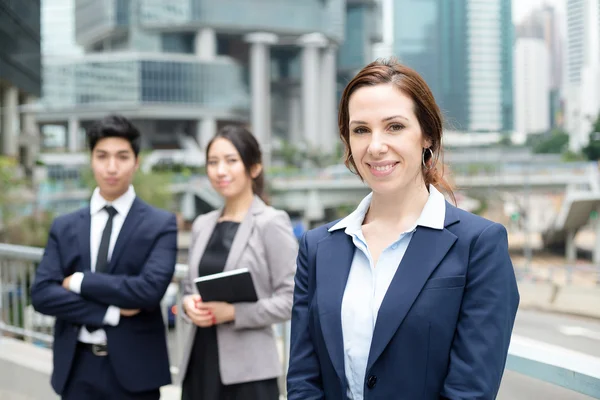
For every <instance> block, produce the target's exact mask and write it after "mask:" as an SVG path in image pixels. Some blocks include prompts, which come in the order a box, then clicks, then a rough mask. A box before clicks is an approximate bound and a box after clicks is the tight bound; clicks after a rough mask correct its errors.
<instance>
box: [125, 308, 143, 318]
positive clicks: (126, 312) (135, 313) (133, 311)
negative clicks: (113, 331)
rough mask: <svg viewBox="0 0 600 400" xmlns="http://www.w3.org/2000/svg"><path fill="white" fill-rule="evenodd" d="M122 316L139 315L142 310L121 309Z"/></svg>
mask: <svg viewBox="0 0 600 400" xmlns="http://www.w3.org/2000/svg"><path fill="white" fill-rule="evenodd" d="M120 312H121V316H122V317H133V316H134V315H138V314H139V313H140V310H139V309H138V310H123V309H121V310H120Z"/></svg>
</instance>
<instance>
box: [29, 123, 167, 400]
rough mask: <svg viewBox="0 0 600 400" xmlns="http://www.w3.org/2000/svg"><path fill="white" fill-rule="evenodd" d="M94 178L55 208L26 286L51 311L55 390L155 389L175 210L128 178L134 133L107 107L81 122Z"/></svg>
mask: <svg viewBox="0 0 600 400" xmlns="http://www.w3.org/2000/svg"><path fill="white" fill-rule="evenodd" d="M88 140H89V146H90V149H91V167H92V170H93V173H94V178H95V180H96V184H97V188H96V189H95V190H94V193H93V195H92V198H91V201H90V206H89V207H86V208H84V209H81V210H78V211H75V212H73V213H71V214H67V215H64V216H60V217H58V218H56V220H55V221H54V223H53V224H52V228H51V229H50V235H49V238H48V243H47V245H46V250H45V252H44V256H43V258H42V261H41V263H40V265H39V267H38V269H37V273H36V277H35V282H34V283H33V287H32V289H31V299H32V303H33V306H34V308H35V309H36V310H37V311H39V312H41V313H43V314H46V315H52V316H55V317H56V325H55V330H54V345H53V348H54V371H53V374H52V387H53V388H54V390H55V391H56V392H57V393H58V394H60V395H61V396H62V398H63V399H66V400H70V399H76V400H86V399H136V400H137V399H140V400H141V399H144V400H145V399H159V398H160V387H161V386H163V385H168V384H169V383H171V375H170V371H169V359H168V354H167V344H166V337H165V328H164V325H163V319H162V313H161V310H160V301H161V299H162V297H163V295H164V293H165V291H166V289H167V287H168V285H169V283H170V282H171V279H172V277H173V272H174V268H175V262H176V251H177V225H176V219H175V215H173V214H172V213H169V212H166V211H164V210H160V209H157V208H154V207H151V206H149V205H148V204H146V203H144V202H143V201H142V200H140V199H139V198H137V197H136V195H135V191H134V188H133V186H132V185H131V183H132V180H133V177H134V174H135V172H136V170H137V169H138V166H139V159H138V153H139V150H140V133H139V131H138V130H137V129H136V128H135V127H134V126H133V125H132V124H131V123H130V122H129V121H128V120H127V119H125V118H123V117H120V116H109V117H107V118H105V119H103V120H102V121H99V122H97V123H96V124H94V125H93V126H92V127H91V128H90V129H89V131H88Z"/></svg>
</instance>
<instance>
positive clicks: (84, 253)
mask: <svg viewBox="0 0 600 400" xmlns="http://www.w3.org/2000/svg"><path fill="white" fill-rule="evenodd" d="M91 220H92V216H91V215H90V208H89V207H86V208H84V209H83V210H81V212H80V214H79V223H78V224H77V241H78V242H79V254H80V255H81V272H87V271H90V270H91V262H92V260H91V257H92V256H91V255H90V229H91V228H90V226H91Z"/></svg>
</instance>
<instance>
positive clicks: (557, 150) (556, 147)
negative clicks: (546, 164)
mask: <svg viewBox="0 0 600 400" xmlns="http://www.w3.org/2000/svg"><path fill="white" fill-rule="evenodd" d="M540 139H541V140H539V141H538V142H537V143H535V144H534V145H533V152H534V153H538V154H561V153H563V152H564V151H565V150H566V149H567V146H568V144H569V135H568V134H567V133H566V132H564V131H561V130H554V131H552V132H551V133H550V135H549V136H546V137H542V138H540Z"/></svg>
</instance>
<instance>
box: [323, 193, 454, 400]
mask: <svg viewBox="0 0 600 400" xmlns="http://www.w3.org/2000/svg"><path fill="white" fill-rule="evenodd" d="M372 195H373V194H372V193H371V194H369V195H368V196H367V197H365V198H364V199H363V200H362V201H361V203H360V204H359V206H358V208H357V209H356V210H355V211H354V212H352V213H351V214H350V215H348V216H347V217H346V218H344V219H342V220H341V221H340V222H338V223H337V224H335V225H334V226H332V227H331V228H330V229H329V231H330V232H331V231H335V230H338V229H345V233H346V234H347V235H349V236H351V237H352V241H353V243H354V246H356V251H355V252H354V258H353V260H352V265H351V267H350V274H349V276H348V281H347V283H346V289H345V291H344V296H343V299H342V315H341V318H342V334H343V340H344V368H345V373H346V380H347V382H348V397H349V398H350V399H351V400H363V398H364V393H363V391H364V385H365V375H366V372H367V371H366V370H367V361H368V359H369V351H370V348H371V340H372V338H373V330H374V329H375V321H376V320H377V313H378V312H379V307H380V306H381V303H382V301H383V298H384V296H385V294H386V292H387V290H388V287H389V286H390V283H391V282H392V279H393V278H394V275H395V274H396V270H397V269H398V266H399V264H400V261H402V258H403V257H404V253H405V252H406V249H407V248H408V245H409V243H410V240H411V238H412V235H413V233H414V232H415V230H416V229H417V226H425V227H428V228H433V229H439V230H442V229H444V219H445V217H446V200H445V198H444V195H443V194H441V193H440V192H439V191H438V190H437V189H436V188H435V187H433V186H431V185H430V186H429V198H428V200H427V203H425V207H424V208H423V211H422V212H421V215H420V216H419V218H418V219H417V222H416V223H415V225H414V227H412V228H411V229H409V230H407V231H406V232H404V233H402V234H401V235H400V237H399V238H398V240H396V241H395V242H394V243H392V244H391V245H390V246H388V247H387V248H386V249H385V250H384V251H383V252H382V253H381V255H380V257H379V260H378V261H377V266H375V265H373V260H372V257H371V253H370V252H369V247H368V246H367V242H366V240H365V238H364V236H363V232H362V224H363V221H364V219H365V215H366V214H367V211H368V210H369V206H370V204H371V197H372Z"/></svg>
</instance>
